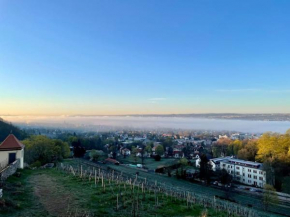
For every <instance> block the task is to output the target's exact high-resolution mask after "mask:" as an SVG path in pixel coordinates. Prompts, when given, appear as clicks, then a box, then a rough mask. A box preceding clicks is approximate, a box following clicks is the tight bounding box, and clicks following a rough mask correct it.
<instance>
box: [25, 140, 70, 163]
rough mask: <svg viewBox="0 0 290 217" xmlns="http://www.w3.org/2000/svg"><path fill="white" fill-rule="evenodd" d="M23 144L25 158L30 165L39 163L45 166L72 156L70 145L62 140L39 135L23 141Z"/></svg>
mask: <svg viewBox="0 0 290 217" xmlns="http://www.w3.org/2000/svg"><path fill="white" fill-rule="evenodd" d="M22 143H23V144H24V145H25V149H24V150H25V155H24V156H25V161H26V162H27V163H28V164H31V163H34V162H36V161H39V162H40V163H41V164H42V165H43V164H46V163H50V162H53V161H59V160H62V159H63V158H67V157H69V156H70V149H69V146H68V144H67V143H66V142H63V141H61V140H54V139H50V138H48V137H46V136H41V135H37V136H31V137H30V138H27V139H25V140H23V141H22Z"/></svg>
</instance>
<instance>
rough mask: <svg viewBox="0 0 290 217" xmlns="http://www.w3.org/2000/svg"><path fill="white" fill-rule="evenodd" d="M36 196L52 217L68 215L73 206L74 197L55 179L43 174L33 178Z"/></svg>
mask: <svg viewBox="0 0 290 217" xmlns="http://www.w3.org/2000/svg"><path fill="white" fill-rule="evenodd" d="M30 182H31V184H32V185H33V186H34V188H33V190H34V194H35V195H36V197H37V198H38V199H39V202H40V203H41V204H42V205H43V207H44V208H45V209H46V211H48V213H49V214H50V215H51V216H58V217H63V216H67V215H68V211H69V210H70V207H73V208H75V206H74V205H73V204H72V201H73V200H72V195H71V194H70V193H69V192H67V191H66V190H65V189H64V187H63V186H61V185H60V184H58V183H57V181H56V180H54V178H53V177H51V176H48V175H45V174H41V175H35V176H32V177H31V180H30Z"/></svg>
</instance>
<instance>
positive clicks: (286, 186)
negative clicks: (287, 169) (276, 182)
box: [282, 176, 290, 194]
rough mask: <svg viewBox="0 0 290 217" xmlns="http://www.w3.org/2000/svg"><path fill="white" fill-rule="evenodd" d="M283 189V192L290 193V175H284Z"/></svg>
mask: <svg viewBox="0 0 290 217" xmlns="http://www.w3.org/2000/svg"><path fill="white" fill-rule="evenodd" d="M282 191H283V193H287V194H290V176H286V177H284V179H283V183H282Z"/></svg>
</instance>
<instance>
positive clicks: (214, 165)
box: [195, 155, 232, 171]
mask: <svg viewBox="0 0 290 217" xmlns="http://www.w3.org/2000/svg"><path fill="white" fill-rule="evenodd" d="M196 158H197V160H196V161H195V166H196V167H200V157H199V155H197V156H196ZM228 158H232V157H219V158H213V159H210V160H209V162H208V163H209V164H210V165H211V169H212V170H213V171H217V170H219V169H220V163H221V162H222V161H224V160H225V159H228Z"/></svg>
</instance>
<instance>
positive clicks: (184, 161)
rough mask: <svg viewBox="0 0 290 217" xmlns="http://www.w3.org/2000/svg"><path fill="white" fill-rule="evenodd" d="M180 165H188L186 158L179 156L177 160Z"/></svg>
mask: <svg viewBox="0 0 290 217" xmlns="http://www.w3.org/2000/svg"><path fill="white" fill-rule="evenodd" d="M179 163H180V165H181V167H184V166H187V165H188V160H187V159H186V158H181V159H180V161H179Z"/></svg>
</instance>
